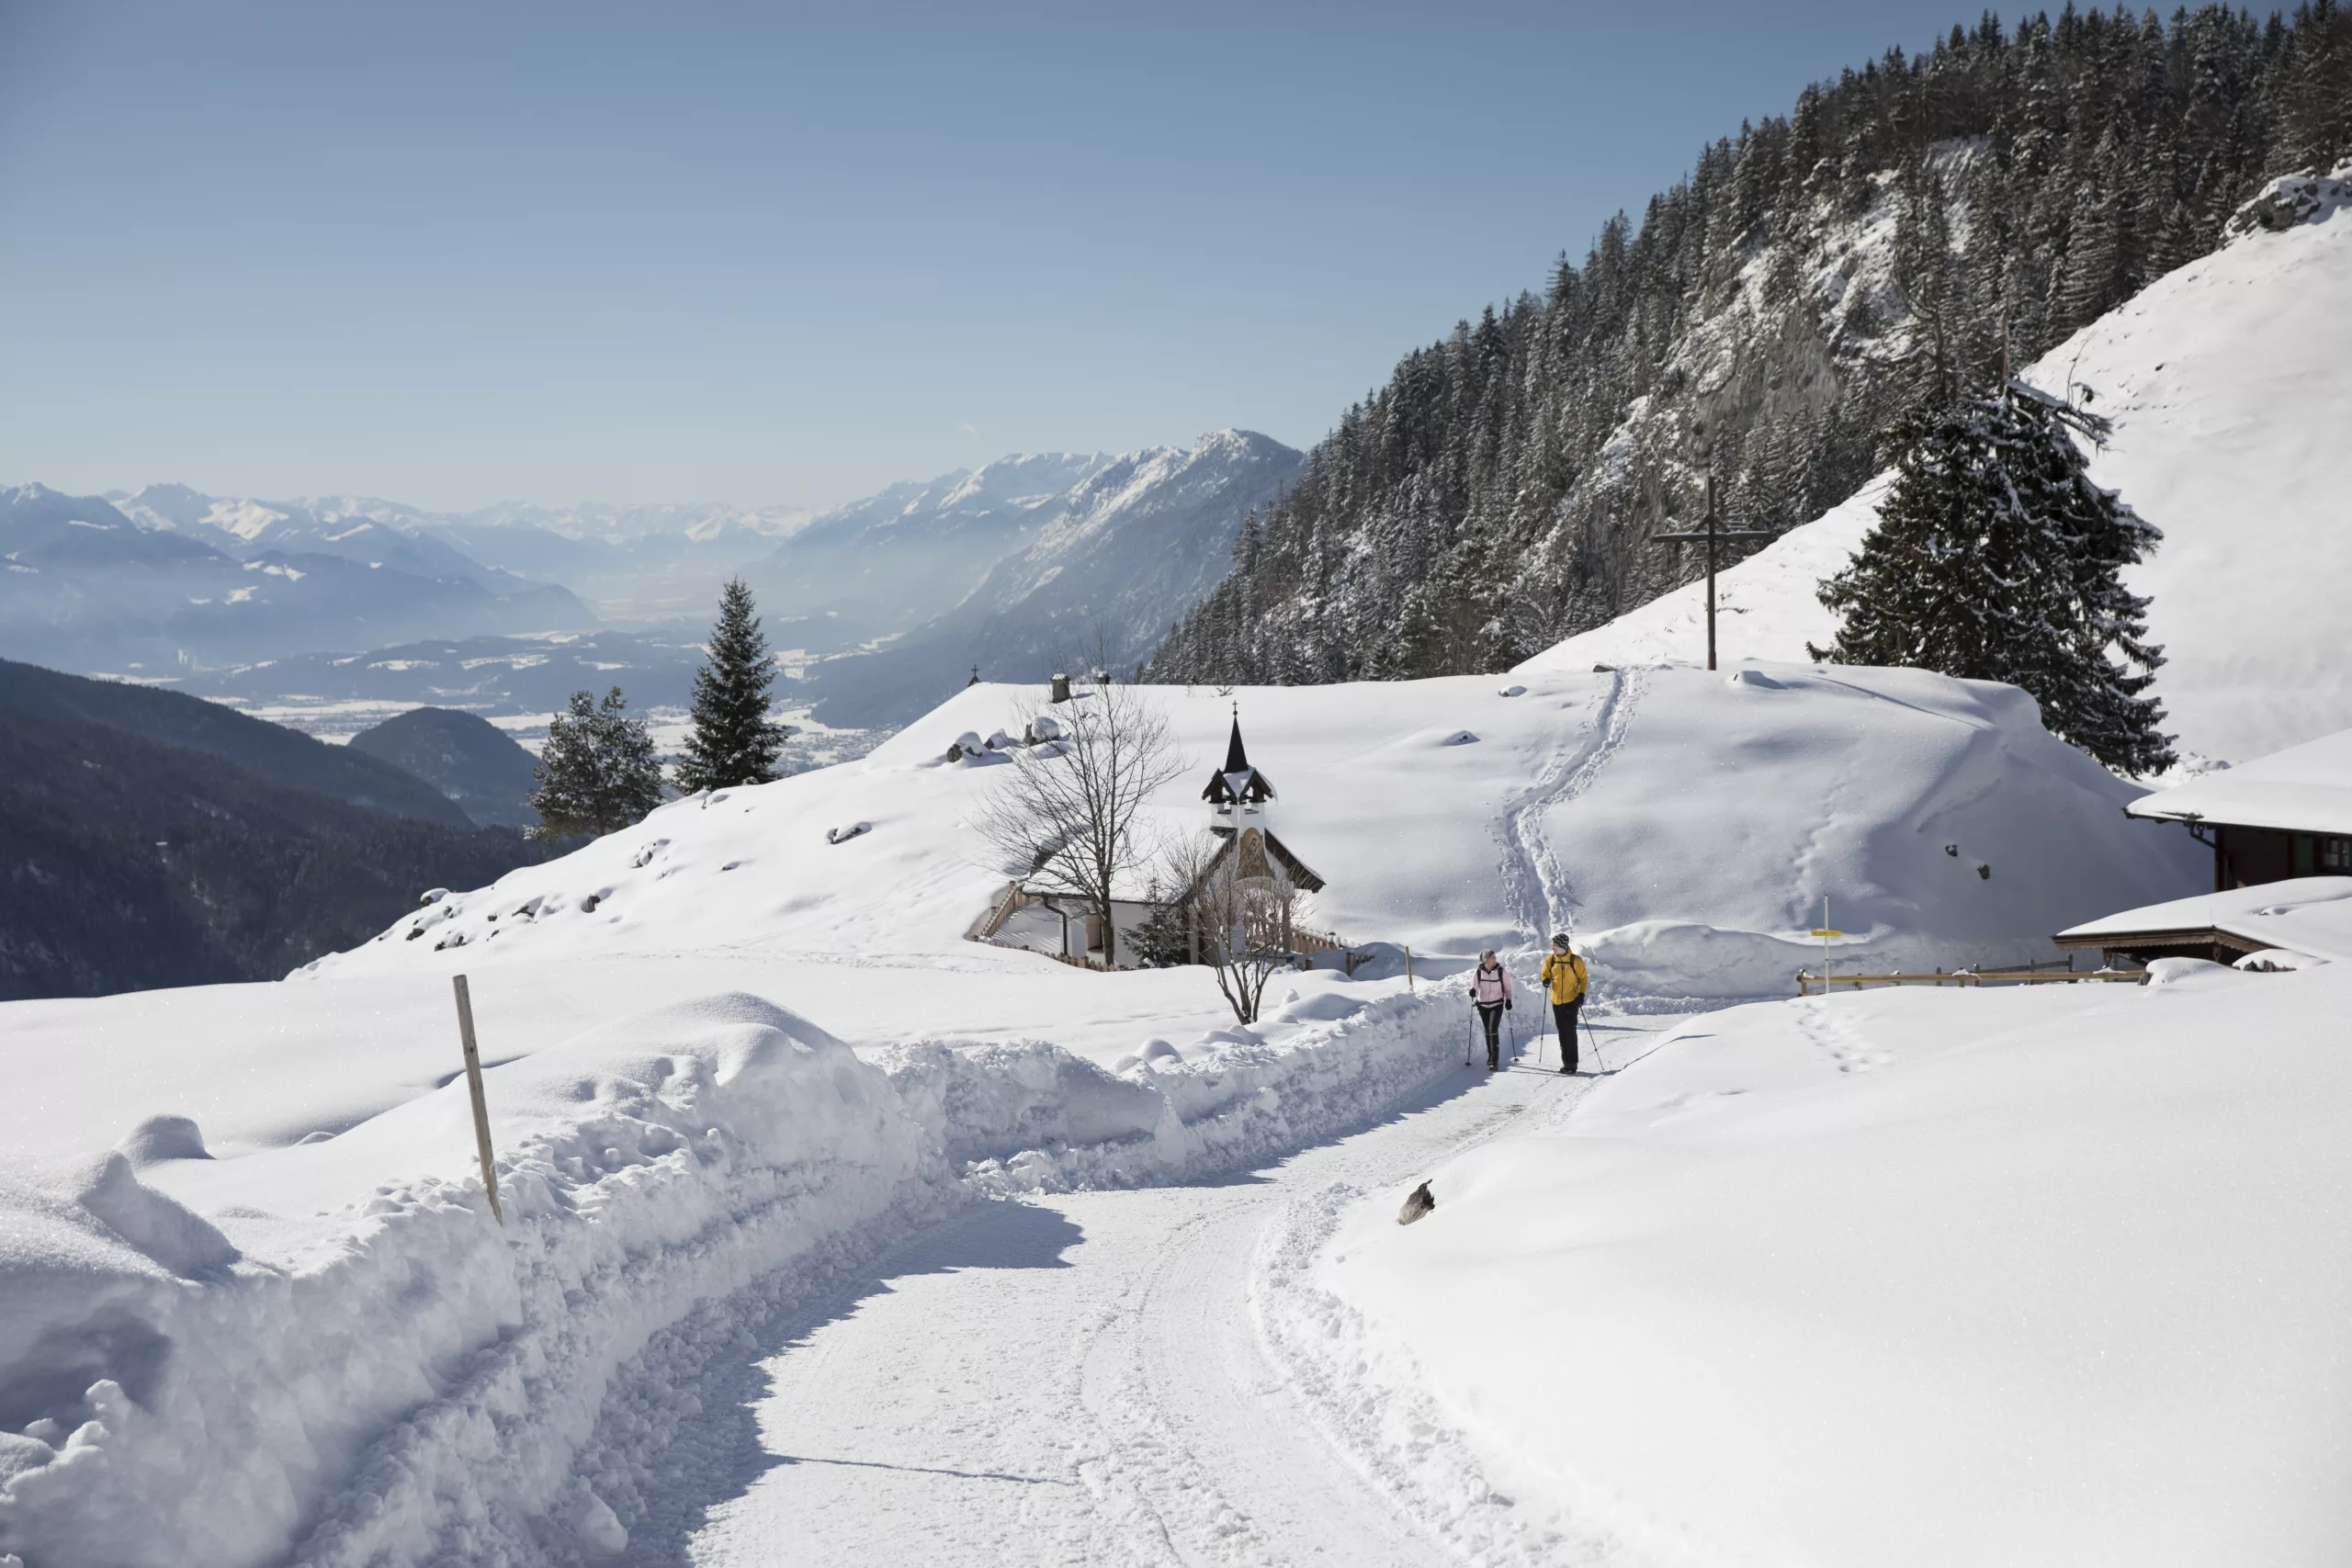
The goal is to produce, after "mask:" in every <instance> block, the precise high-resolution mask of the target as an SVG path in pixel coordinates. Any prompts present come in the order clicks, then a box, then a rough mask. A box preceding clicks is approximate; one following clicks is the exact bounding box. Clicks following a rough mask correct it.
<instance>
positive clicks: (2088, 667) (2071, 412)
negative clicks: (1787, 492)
mask: <svg viewBox="0 0 2352 1568" xmlns="http://www.w3.org/2000/svg"><path fill="white" fill-rule="evenodd" d="M2107 430H2108V423H2107V422H2106V421H2104V420H2102V419H2099V418H2098V417H2096V416H2094V415H2092V414H2090V413H2088V412H2085V411H2084V410H2082V409H2079V408H2076V407H2075V406H2074V405H2072V404H2068V403H2063V402H2060V401H2059V400H2056V399H2054V398H2051V397H2047V396H2045V395H2044V394H2042V393H2041V392H2038V391H2036V390H2034V389H2032V388H2030V387H2028V386H2026V385H2024V384H2023V383H2021V382H2016V381H2012V382H2009V383H2008V384H2007V385H2006V386H2004V387H2002V388H2001V389H1998V390H1996V391H1993V392H1989V393H1984V394H1972V395H1969V396H1964V397H1962V398H1959V399H1957V400H1953V401H1951V402H1950V403H1947V404H1945V405H1944V406H1942V407H1940V408H1937V409H1932V410H1929V411H1928V412H1925V413H1921V414H1917V415H1914V416H1913V417H1912V418H1910V419H1909V420H1907V421H1905V423H1903V424H1902V425H1900V426H1899V427H1897V430H1896V432H1895V435H1894V440H1895V441H1896V443H1897V445H1898V447H1899V451H1900V456H1899V457H1897V458H1896V460H1895V473H1896V477H1895V481H1894V489H1893V491H1891V492H1890V493H1889V494H1888V496H1887V498H1886V501H1885V502H1884V503H1883V504H1882V505H1881V506H1880V508H1879V521H1878V526H1877V527H1875V528H1873V529H1871V532H1870V534H1869V535H1868V536H1866V537H1865V538H1864V539H1863V540H1862V544H1861V548H1860V550H1858V551H1856V552H1855V555H1854V558H1853V560H1852V561H1851V562H1849V564H1848V566H1847V567H1846V569H1845V570H1843V571H1841V572H1839V573H1838V575H1837V576H1835V577H1833V578H1831V579H1829V580H1828V581H1826V582H1824V583H1823V584H1822V585H1821V602H1822V603H1823V604H1826V605H1827V606H1828V607H1829V608H1830V609H1832V610H1834V611H1836V612H1838V615H1839V616H1840V617H1841V618H1842V624H1841V625H1840V626H1839V628H1838V640H1837V643H1836V644H1835V646H1834V647H1832V648H1829V649H1818V648H1815V649H1809V651H1810V652H1811V653H1812V655H1813V657H1814V658H1815V659H1826V660H1836V661H1837V662H1838V663H1841V664H1881V665H1887V664H1894V665H1909V666H1912V667H1915V668H1918V669H1924V670H1935V671H1941V672H1942V673H1944V674H1946V675H1956V676H1960V677H1962V678H1963V679H1966V680H1973V681H2006V682H2009V683H2011V684H2012V685H2017V686H2021V687H2023V688H2024V689H2025V690H2026V691H2027V692H2028V693H2030V694H2032V696H2033V698H2034V700H2035V701H2036V702H2038V703H2040V704H2041V718H2042V722H2043V723H2044V724H2045V725H2047V726H2048V727H2049V728H2050V730H2051V732H2052V734H2054V735H2057V736H2060V737H2062V738H2063V739H2066V740H2070V741H2072V742H2073V743H2074V744H2075V745H2077V746H2079V747H2081V748H2082V749H2083V750H2086V751H2088V752H2089V753H2090V754H2091V755H2092V756H2094V757H2097V758H2098V760H2099V761H2101V762H2104V763H2105V764H2107V765H2108V766H2109V767H2110V768H2115V769H2119V770H2120V771H2122V772H2124V773H2155V772H2159V771H2161V770H2162V769H2164V768H2165V767H2168V766H2170V765H2171V763H2172V761H2173V752H2172V748H2171V746H2170V745H2169V744H2168V743H2167V742H2168V739H2169V738H2168V737H2166V736H2165V735H2163V734H2161V733H2159V732H2158V730H2157V728H2156V727H2157V726H2158V725H2159V724H2160V723H2162V722H2163V719H2164V707H2163V705H2161V704H2160V703H2158V702H2157V700H2156V699H2155V698H2154V697H2153V696H2150V695H2147V690H2148V687H2149V685H2150V684H2151V683H2152V682H2154V671H2156V670H2157V668H2159V667H2160V666H2161V665H2162V664H2163V663H2164V652H2163V650H2162V649H2158V648H2156V647H2154V646H2153V645H2151V644H2150V643H2149V642H2148V641H2147V631H2148V626H2147V611H2148V601H2147V599H2146V598H2144V597H2143V596H2142V595H2140V594H2136V593H2132V592H2130V591H2128V590H2127V589H2125V587H2124V586H2123V582H2122V577H2121V572H2122V569H2123V568H2124V567H2126V566H2130V565H2131V564H2132V563H2133V562H2135V561H2138V560H2141V559H2143V558H2144V557H2146V556H2147V555H2148V553H2149V552H2150V551H2152V550H2154V548H2155V547H2156V545H2157V543H2158V542H2159V541H2160V540H2161V539H2162V538H2163V537H2164V536H2163V534H2162V533H2160V532H2159V531H2158V530H2157V529H2156V527H2155V526H2154V525H2152V524H2150V523H2147V522H2145V521H2143V519H2142V518H2141V517H2140V516H2139V515H2138V514H2137V513H2134V512H2133V511H2132V510H2131V507H2129V506H2128V505H2126V504H2124V502H2123V501H2122V500H2121V498H2120V497H2119V496H2118V495H2117V494H2116V492H2115V491H2111V490H2102V489H2101V488H2099V487H2098V485H2096V484H2093V483H2092V482H2091V479H2090V475H2089V473H2088V471H2087V469H2086V466H2085V462H2084V457H2083V453H2082V449H2081V448H2080V447H2079V446H2076V445H2075V440H2074V435H2075V433H2077V432H2079V433H2080V434H2083V435H2085V436H2086V437H2088V438H2090V439H2092V440H2098V439H2099V438H2100V437H2102V436H2104V435H2105V434H2106V433H2107ZM2112 653H2120V654H2121V655H2122V658H2123V660H2126V661H2127V662H2126V663H2118V662H2117V661H2116V660H2115V659H2114V658H2113V657H2111V654H2112ZM2131 666H2137V667H2138V671H2139V672H2138V673H2133V672H2132V671H2131V668H2130V667H2131Z"/></svg>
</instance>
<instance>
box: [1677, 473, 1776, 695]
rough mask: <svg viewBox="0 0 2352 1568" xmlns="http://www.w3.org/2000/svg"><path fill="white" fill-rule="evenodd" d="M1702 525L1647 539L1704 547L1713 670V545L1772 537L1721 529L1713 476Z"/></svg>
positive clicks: (1763, 531)
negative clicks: (1700, 543)
mask: <svg viewBox="0 0 2352 1568" xmlns="http://www.w3.org/2000/svg"><path fill="white" fill-rule="evenodd" d="M1702 521H1703V522H1704V523H1705V524H1706V526H1705V527H1704V528H1694V529H1691V531H1689V532H1687V533H1681V534H1652V535H1651V536H1650V537H1651V538H1653V539H1656V540H1657V541H1658V542H1659V543H1660V544H1666V545H1686V544H1696V543H1698V542H1700V541H1702V540H1703V541H1704V542H1705V544H1706V547H1707V668H1708V669H1710V670H1713V668H1714V667H1715V566H1716V560H1717V551H1716V545H1717V543H1718V541H1720V540H1724V539H1769V538H1771V537H1772V536H1773V535H1772V531H1771V530H1770V529H1769V528H1735V529H1726V528H1724V527H1722V526H1721V525H1720V524H1719V520H1718V519H1717V518H1716V516H1715V476H1714V475H1713V473H1710V474H1708V476H1707V513H1706V516H1705V517H1704V518H1703V519H1702Z"/></svg>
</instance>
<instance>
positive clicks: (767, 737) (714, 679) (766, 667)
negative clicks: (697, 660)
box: [677, 577, 790, 795]
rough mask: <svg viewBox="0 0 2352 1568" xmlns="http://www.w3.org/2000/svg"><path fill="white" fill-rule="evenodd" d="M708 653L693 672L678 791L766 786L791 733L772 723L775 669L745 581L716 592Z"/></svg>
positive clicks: (735, 581) (733, 580)
mask: <svg viewBox="0 0 2352 1568" xmlns="http://www.w3.org/2000/svg"><path fill="white" fill-rule="evenodd" d="M709 651H710V658H709V661H708V662H707V663H706V664H704V665H703V667H702V668H701V669H699V670H697V671H695V705H694V728H693V729H692V730H690V731H689V732H688V733H687V735H686V749H685V754H684V756H682V757H680V758H679V759H678V769H677V773H678V787H679V788H680V789H682V790H684V791H685V792H686V793H687V794H688V795H692V794H693V793H694V792H695V791H696V790H700V789H733V788H734V787H735V786H736V785H738V784H766V783H767V782H768V781H769V780H771V779H773V778H775V776H776V774H775V760H776V755H777V753H779V752H781V751H782V750H784V739H785V737H786V735H787V734H789V733H790V732H789V731H788V730H786V728H784V727H783V726H782V725H777V724H770V723H769V722H768V688H769V687H770V686H772V685H774V684H775V664H773V663H772V662H770V661H769V659H768V639H767V636H766V634H765V633H763V632H762V631H761V630H760V614H759V611H758V609H757V608H756V607H755V606H754V605H753V604H752V591H751V590H750V589H749V588H747V587H745V586H744V585H743V580H742V579H741V578H740V577H738V578H730V579H729V580H728V583H727V586H726V587H725V588H723V589H721V590H719V593H718V625H717V626H713V627H711V629H710V650H709Z"/></svg>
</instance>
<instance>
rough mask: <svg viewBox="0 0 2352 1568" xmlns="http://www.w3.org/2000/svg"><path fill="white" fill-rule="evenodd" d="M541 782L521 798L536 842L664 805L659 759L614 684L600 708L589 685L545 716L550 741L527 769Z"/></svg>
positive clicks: (597, 829)
mask: <svg viewBox="0 0 2352 1568" xmlns="http://www.w3.org/2000/svg"><path fill="white" fill-rule="evenodd" d="M531 777H532V778H533V779H534V780H535V781H537V784H538V787H537V789H534V790H533V791H531V793H530V795H528V796H527V797H526V798H527V799H528V800H529V802H530V807H531V809H532V810H534V811H536V812H537V813H538V814H539V825H538V826H537V827H536V828H533V829H529V830H528V831H526V833H525V834H524V837H525V838H527V839H531V840H536V841H537V842H539V843H543V844H548V843H560V842H561V841H562V840H566V839H578V838H594V837H596V836H597V835H599V834H603V833H609V832H611V831H612V830H613V829H616V828H626V827H628V825H629V824H630V823H632V822H634V821H637V820H638V819H639V818H641V817H643V816H644V815H645V814H646V813H647V812H649V811H650V810H652V809H653V808H654V807H657V806H659V805H661V804H662V763H661V760H660V759H659V758H657V757H656V756H654V754H653V737H652V736H651V735H650V733H648V732H647V730H646V728H645V723H644V721H643V720H642V719H635V718H631V717H629V716H628V700H627V699H625V698H624V697H623V696H622V695H621V689H620V688H619V687H618V686H615V687H614V688H613V689H612V690H611V691H610V692H607V693H606V694H605V701H604V705H602V706H601V707H600V706H598V705H597V704H596V700H595V698H594V696H593V695H592V694H589V693H587V692H574V693H572V694H571V710H570V712H568V713H560V714H558V715H556V716H554V717H553V718H552V719H550V720H548V743H547V746H546V748H545V749H544V750H541V751H540V752H539V760H538V762H537V764H536V765H535V766H534V767H533V768H532V769H531Z"/></svg>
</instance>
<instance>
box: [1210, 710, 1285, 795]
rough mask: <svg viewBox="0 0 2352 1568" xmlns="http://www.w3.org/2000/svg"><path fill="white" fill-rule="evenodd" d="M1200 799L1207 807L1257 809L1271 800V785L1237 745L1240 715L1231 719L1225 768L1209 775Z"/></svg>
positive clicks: (1239, 741)
mask: <svg viewBox="0 0 2352 1568" xmlns="http://www.w3.org/2000/svg"><path fill="white" fill-rule="evenodd" d="M1201 798H1202V799H1203V800H1205V801H1207V802H1208V803H1209V804H1210V805H1211V806H1222V807H1230V806H1234V805H1237V804H1238V805H1242V806H1260V805H1263V804H1264V803H1265V802H1267V801H1269V800H1272V799H1273V798H1274V782H1273V780H1272V779H1270V778H1268V777H1267V776H1266V775H1265V774H1263V773H1260V772H1259V771H1258V770H1257V769H1255V768H1253V767H1251V766H1250V753H1249V751H1248V750H1246V749H1245V748H1244V747H1243V746H1242V744H1241V716H1240V715H1239V714H1238V713H1237V714H1235V715H1234V716H1233V737H1232V739H1229V740H1227V742H1226V745H1225V766H1224V767H1222V768H1219V769H1218V770H1217V771H1216V772H1215V773H1211V774H1210V775H1209V782H1208V787H1206V788H1205V789H1204V790H1202V791H1201Z"/></svg>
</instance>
